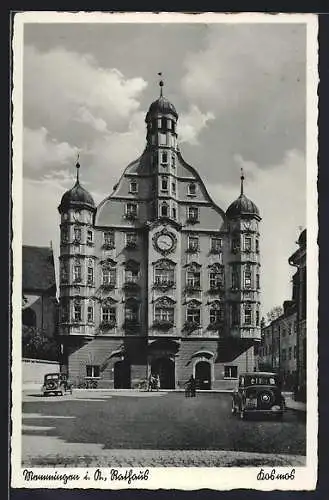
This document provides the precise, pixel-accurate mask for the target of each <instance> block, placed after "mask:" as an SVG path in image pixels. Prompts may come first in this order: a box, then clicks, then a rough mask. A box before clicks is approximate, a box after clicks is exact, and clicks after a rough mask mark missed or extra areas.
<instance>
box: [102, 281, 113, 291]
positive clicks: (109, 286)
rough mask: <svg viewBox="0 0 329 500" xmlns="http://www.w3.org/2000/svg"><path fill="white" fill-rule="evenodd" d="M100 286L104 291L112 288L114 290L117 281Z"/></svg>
mask: <svg viewBox="0 0 329 500" xmlns="http://www.w3.org/2000/svg"><path fill="white" fill-rule="evenodd" d="M100 288H101V290H102V291H103V292H110V291H111V290H114V288H115V283H102V285H101V286H100Z"/></svg>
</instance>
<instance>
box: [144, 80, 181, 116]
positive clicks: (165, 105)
mask: <svg viewBox="0 0 329 500" xmlns="http://www.w3.org/2000/svg"><path fill="white" fill-rule="evenodd" d="M160 74H161V73H159V75H160ZM159 85H160V97H159V98H158V99H157V100H156V101H153V102H152V104H151V105H150V107H149V110H148V112H147V115H146V119H145V121H147V120H148V118H149V116H150V115H157V114H162V115H167V114H171V115H173V116H175V118H176V119H177V118H178V113H177V111H176V108H175V106H174V105H173V104H172V103H171V102H170V101H168V99H167V98H166V97H163V92H162V88H163V85H164V83H163V80H160V82H159Z"/></svg>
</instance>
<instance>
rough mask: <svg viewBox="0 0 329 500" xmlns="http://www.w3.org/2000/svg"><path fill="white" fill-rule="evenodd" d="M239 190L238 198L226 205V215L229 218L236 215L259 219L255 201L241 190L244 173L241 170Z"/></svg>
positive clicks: (234, 217)
mask: <svg viewBox="0 0 329 500" xmlns="http://www.w3.org/2000/svg"><path fill="white" fill-rule="evenodd" d="M240 179H241V192H240V196H239V198H237V199H236V200H235V201H233V203H231V205H230V206H229V207H228V209H227V211H226V215H227V217H228V218H229V219H236V218H238V217H248V216H250V217H255V219H258V220H260V218H261V217H260V215H259V210H258V208H257V206H256V205H255V203H254V202H253V201H251V200H249V198H247V196H246V195H245V194H244V192H243V182H244V175H243V171H241V178H240Z"/></svg>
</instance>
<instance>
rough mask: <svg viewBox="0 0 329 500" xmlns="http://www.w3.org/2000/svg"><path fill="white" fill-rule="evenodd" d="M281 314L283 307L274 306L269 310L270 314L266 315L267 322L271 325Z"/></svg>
mask: <svg viewBox="0 0 329 500" xmlns="http://www.w3.org/2000/svg"><path fill="white" fill-rule="evenodd" d="M282 314H283V307H282V306H275V307H273V308H272V309H271V310H270V312H268V313H267V314H266V317H267V321H268V322H269V323H271V322H272V321H274V320H275V319H277V318H279V317H280V316H281V315H282Z"/></svg>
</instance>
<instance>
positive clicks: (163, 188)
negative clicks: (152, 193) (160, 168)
mask: <svg viewBox="0 0 329 500" xmlns="http://www.w3.org/2000/svg"><path fill="white" fill-rule="evenodd" d="M161 191H168V179H167V178H166V177H163V178H162V179H161Z"/></svg>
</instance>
